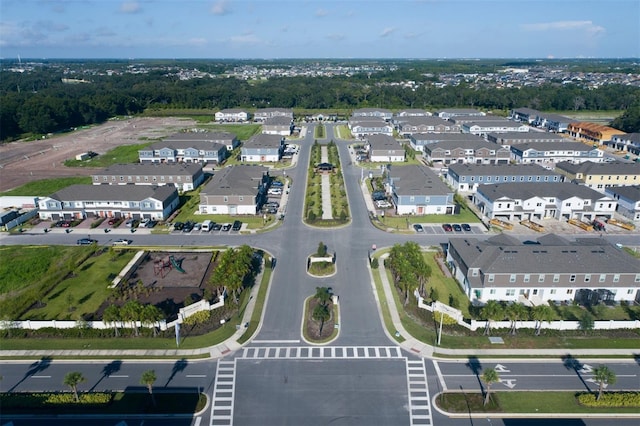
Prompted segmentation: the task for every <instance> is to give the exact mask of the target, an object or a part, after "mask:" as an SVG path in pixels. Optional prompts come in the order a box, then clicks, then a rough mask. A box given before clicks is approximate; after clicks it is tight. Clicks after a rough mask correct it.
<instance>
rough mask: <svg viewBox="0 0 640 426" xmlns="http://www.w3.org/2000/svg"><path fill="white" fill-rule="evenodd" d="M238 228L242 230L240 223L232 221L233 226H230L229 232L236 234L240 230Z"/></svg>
mask: <svg viewBox="0 0 640 426" xmlns="http://www.w3.org/2000/svg"><path fill="white" fill-rule="evenodd" d="M240 228H242V222H240V221H239V220H234V221H233V225H232V226H231V230H232V231H236V232H237V231H239V230H240Z"/></svg>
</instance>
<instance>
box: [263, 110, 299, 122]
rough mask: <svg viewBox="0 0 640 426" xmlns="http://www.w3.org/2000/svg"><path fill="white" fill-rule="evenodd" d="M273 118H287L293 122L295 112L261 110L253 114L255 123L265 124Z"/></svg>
mask: <svg viewBox="0 0 640 426" xmlns="http://www.w3.org/2000/svg"><path fill="white" fill-rule="evenodd" d="M273 117H287V118H290V119H291V121H293V110H291V109H288V108H260V109H258V110H256V111H255V112H254V113H253V121H258V122H264V121H265V120H267V119H269V118H273Z"/></svg>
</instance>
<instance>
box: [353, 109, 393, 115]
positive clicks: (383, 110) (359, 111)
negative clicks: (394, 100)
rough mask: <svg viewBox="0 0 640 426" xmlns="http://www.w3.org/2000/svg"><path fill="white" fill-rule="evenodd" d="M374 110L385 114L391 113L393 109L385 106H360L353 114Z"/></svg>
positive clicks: (372, 111) (367, 112)
mask: <svg viewBox="0 0 640 426" xmlns="http://www.w3.org/2000/svg"><path fill="white" fill-rule="evenodd" d="M374 112H381V113H383V114H391V110H388V109H385V108H359V109H356V110H354V111H353V115H357V114H369V113H374Z"/></svg>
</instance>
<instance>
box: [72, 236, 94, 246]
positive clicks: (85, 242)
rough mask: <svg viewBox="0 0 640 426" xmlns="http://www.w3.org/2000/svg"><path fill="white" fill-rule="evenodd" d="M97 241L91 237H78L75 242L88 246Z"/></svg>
mask: <svg viewBox="0 0 640 426" xmlns="http://www.w3.org/2000/svg"><path fill="white" fill-rule="evenodd" d="M97 242H98V241H97V240H92V239H91V238H80V239H79V240H78V241H76V244H78V245H79V246H90V245H91V244H93V243H97Z"/></svg>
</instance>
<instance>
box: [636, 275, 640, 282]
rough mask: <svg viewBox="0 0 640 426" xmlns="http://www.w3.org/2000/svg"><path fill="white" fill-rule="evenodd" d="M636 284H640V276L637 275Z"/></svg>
mask: <svg viewBox="0 0 640 426" xmlns="http://www.w3.org/2000/svg"><path fill="white" fill-rule="evenodd" d="M636 282H637V283H640V274H636Z"/></svg>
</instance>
